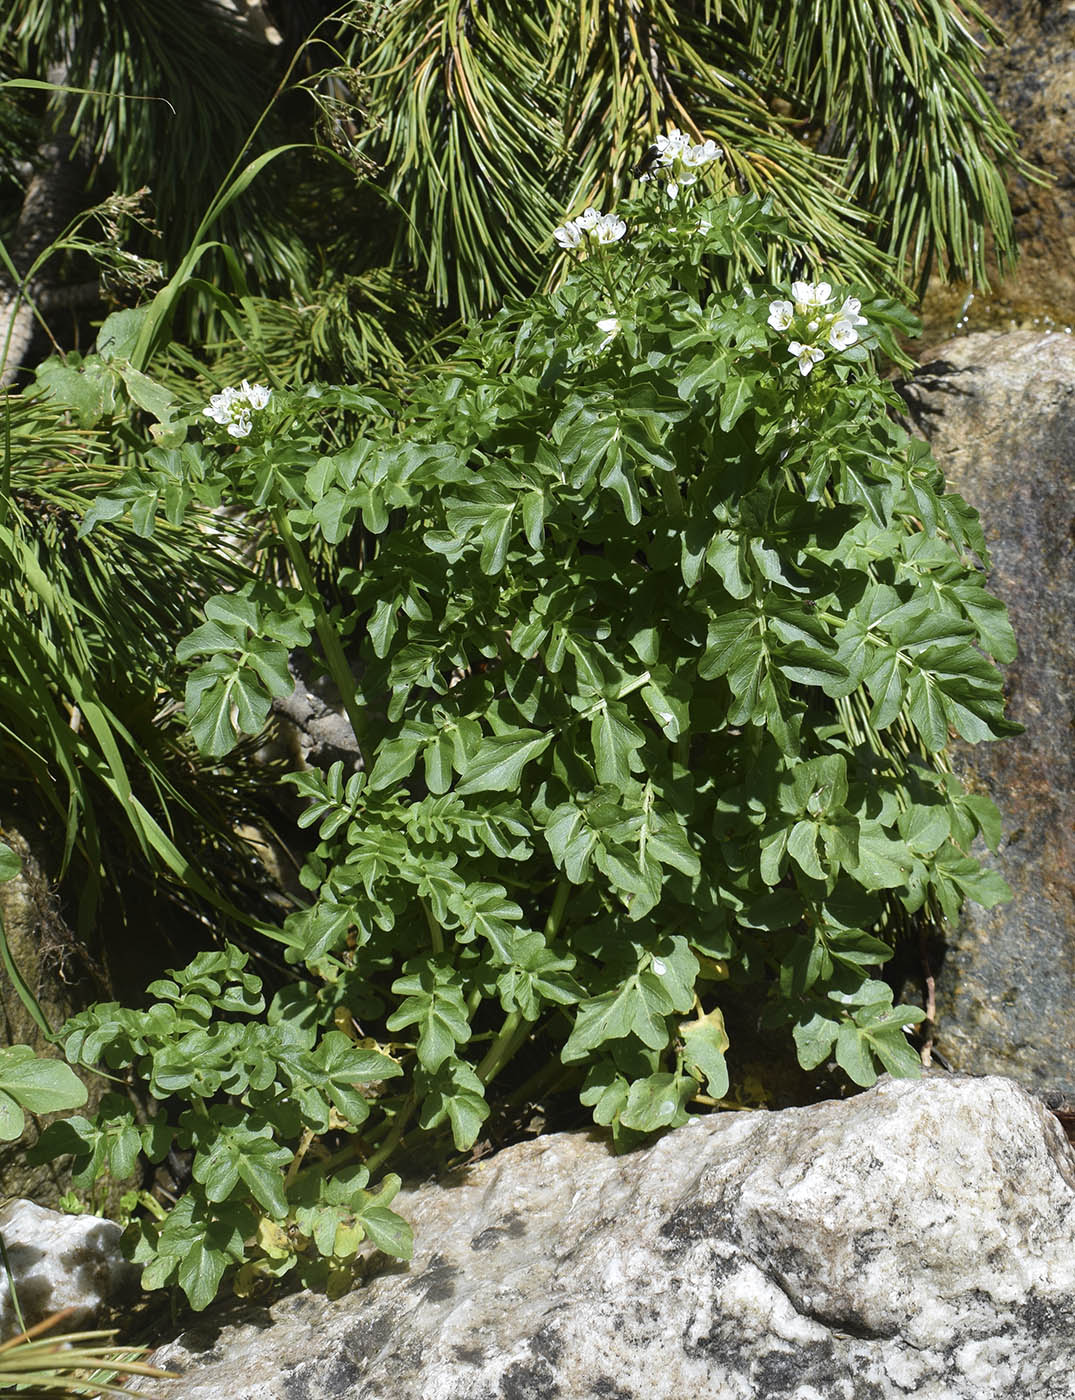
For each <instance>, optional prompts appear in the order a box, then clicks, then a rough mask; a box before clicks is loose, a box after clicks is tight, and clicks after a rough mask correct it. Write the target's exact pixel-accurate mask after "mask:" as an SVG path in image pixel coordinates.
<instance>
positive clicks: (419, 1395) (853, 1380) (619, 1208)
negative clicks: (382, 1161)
mask: <svg viewBox="0 0 1075 1400" xmlns="http://www.w3.org/2000/svg"><path fill="white" fill-rule="evenodd" d="M402 1209H403V1210H404V1213H405V1214H407V1216H408V1217H409V1218H410V1219H411V1220H412V1222H413V1224H414V1227H415V1234H416V1241H417V1244H416V1257H415V1260H414V1263H413V1264H412V1265H411V1266H410V1268H407V1267H405V1266H399V1265H397V1266H392V1267H390V1268H388V1269H387V1270H386V1271H385V1272H384V1273H382V1274H381V1275H380V1276H378V1277H377V1278H375V1279H373V1280H372V1281H371V1282H370V1283H369V1284H368V1285H367V1286H366V1287H365V1288H363V1289H362V1290H361V1291H358V1292H356V1293H354V1294H352V1295H350V1296H349V1297H347V1298H344V1299H342V1300H341V1301H339V1302H337V1303H327V1302H325V1301H323V1300H322V1299H320V1298H317V1297H314V1296H312V1295H310V1294H306V1293H303V1294H297V1295H295V1296H293V1297H291V1298H287V1299H284V1300H282V1301H281V1302H279V1303H278V1304H276V1305H275V1306H274V1307H273V1308H272V1310H271V1314H270V1315H269V1316H268V1317H267V1316H265V1315H264V1314H259V1313H258V1312H257V1311H255V1310H252V1309H251V1310H246V1311H245V1312H241V1313H240V1314H239V1315H238V1319H237V1320H236V1321H234V1322H231V1323H229V1324H227V1325H224V1326H223V1327H221V1326H219V1325H216V1324H214V1323H213V1322H212V1321H211V1320H206V1321H204V1322H203V1323H202V1324H200V1325H199V1326H196V1327H194V1328H192V1329H191V1330H190V1331H188V1332H187V1333H184V1335H183V1336H182V1337H181V1338H180V1339H179V1341H178V1342H177V1343H175V1344H174V1345H172V1346H169V1347H167V1348H165V1349H163V1350H162V1351H161V1352H158V1353H157V1356H156V1358H155V1360H156V1362H157V1364H160V1365H166V1366H169V1367H173V1368H175V1369H178V1370H181V1371H186V1376H185V1378H184V1379H183V1380H182V1381H179V1382H174V1383H157V1384H155V1385H149V1384H146V1385H144V1386H140V1388H142V1389H145V1390H146V1392H147V1393H148V1394H153V1395H157V1396H163V1397H169V1400H179V1398H180V1397H182V1398H183V1400H211V1398H212V1400H217V1398H218V1397H221V1396H227V1397H228V1400H329V1397H336V1396H340V1397H342V1396H347V1397H348V1400H590V1397H604V1400H683V1397H687V1396H696V1397H699V1400H709V1397H719V1400H889V1397H896V1396H903V1395H907V1394H910V1393H913V1394H914V1395H915V1397H916V1400H1071V1397H1073V1396H1075V1379H1073V1376H1075V1154H1073V1153H1072V1150H1071V1148H1070V1147H1069V1145H1068V1143H1067V1142H1066V1140H1065V1138H1064V1136H1063V1134H1062V1133H1061V1131H1060V1130H1059V1128H1058V1126H1057V1124H1056V1122H1055V1120H1053V1119H1052V1118H1051V1117H1049V1116H1048V1115H1047V1114H1046V1113H1045V1112H1044V1111H1043V1110H1042V1108H1041V1107H1040V1105H1039V1104H1037V1103H1036V1102H1035V1101H1034V1100H1033V1099H1032V1098H1031V1097H1030V1096H1029V1095H1027V1094H1026V1093H1025V1092H1024V1091H1023V1090H1021V1089H1020V1088H1019V1087H1018V1086H1016V1085H1015V1084H1013V1083H1011V1082H1010V1081H1008V1080H1003V1079H977V1080H975V1079H963V1078H954V1077H948V1076H943V1075H931V1076H930V1077H929V1078H928V1079H927V1080H925V1081H922V1082H916V1081H906V1080H904V1081H885V1082H883V1083H882V1084H880V1085H879V1086H878V1087H877V1088H875V1089H874V1090H871V1091H870V1092H869V1093H865V1094H862V1095H859V1096H857V1097H855V1098H852V1099H849V1100H845V1101H842V1102H829V1103H824V1104H818V1105H815V1106H812V1107H810V1108H799V1109H787V1110H784V1111H783V1112H779V1113H761V1112H759V1113H743V1114H735V1115H732V1114H727V1115H721V1116H714V1117H707V1118H704V1119H697V1120H695V1121H693V1122H692V1123H690V1124H689V1125H688V1126H686V1127H684V1128H682V1129H680V1130H679V1131H678V1132H675V1133H672V1134H670V1135H669V1136H667V1137H665V1138H663V1139H662V1140H661V1141H660V1142H658V1143H656V1144H655V1145H654V1146H652V1147H650V1148H648V1149H646V1150H644V1151H640V1152H637V1153H634V1154H632V1155H630V1156H627V1157H620V1158H616V1157H613V1156H612V1155H611V1154H610V1153H609V1152H608V1150H607V1148H606V1146H605V1144H604V1143H603V1142H602V1141H600V1140H598V1139H597V1138H596V1137H594V1136H592V1135H569V1134H561V1135H557V1136H552V1137H547V1138H543V1139H539V1140H537V1141H535V1142H531V1143H526V1144H522V1145H520V1146H518V1147H514V1148H509V1149H508V1150H507V1151H505V1152H502V1153H500V1154H499V1155H498V1156H497V1157H495V1158H492V1159H490V1160H488V1161H485V1162H480V1163H478V1164H476V1165H475V1166H473V1167H470V1168H468V1169H466V1170H464V1171H461V1172H459V1173H457V1174H456V1175H455V1176H453V1177H451V1178H450V1179H449V1180H447V1181H446V1182H444V1183H443V1184H440V1185H429V1186H424V1187H421V1188H419V1189H417V1190H414V1191H411V1192H408V1193H407V1194H406V1196H405V1197H404V1198H403V1200H402Z"/></svg>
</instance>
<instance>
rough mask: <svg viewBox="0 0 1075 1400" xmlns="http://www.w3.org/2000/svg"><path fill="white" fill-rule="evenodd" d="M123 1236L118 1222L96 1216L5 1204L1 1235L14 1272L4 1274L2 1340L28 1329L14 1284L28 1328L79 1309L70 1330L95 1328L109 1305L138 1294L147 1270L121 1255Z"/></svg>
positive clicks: (26, 1204) (1, 1213)
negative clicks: (65, 1310)
mask: <svg viewBox="0 0 1075 1400" xmlns="http://www.w3.org/2000/svg"><path fill="white" fill-rule="evenodd" d="M121 1233H122V1231H121V1230H120V1227H119V1226H118V1225H117V1224H116V1223H115V1221H113V1220H102V1219H101V1218H100V1217H99V1216H96V1215H60V1214H58V1213H57V1212H56V1211H52V1210H43V1209H42V1208H41V1206H36V1205H34V1203H33V1202H32V1201H19V1200H16V1201H11V1202H9V1203H8V1204H7V1205H6V1206H4V1207H3V1209H2V1210H0V1235H2V1236H3V1239H4V1245H5V1248H6V1250H7V1263H8V1266H9V1268H10V1270H11V1273H10V1275H8V1273H7V1272H6V1271H4V1272H3V1273H0V1339H2V1338H7V1337H12V1336H14V1335H15V1334H16V1333H17V1332H20V1331H21V1330H22V1329H21V1327H20V1326H19V1322H18V1317H17V1314H16V1312H15V1308H14V1305H13V1303H12V1299H11V1282H12V1280H14V1284H15V1296H16V1298H17V1299H18V1304H19V1308H20V1310H21V1312H22V1316H23V1320H24V1321H25V1323H26V1326H27V1327H32V1326H33V1325H34V1323H35V1322H40V1321H41V1320H42V1319H43V1318H46V1317H49V1316H50V1315H51V1314H52V1313H55V1312H59V1311H60V1310H61V1308H70V1307H73V1308H76V1309H77V1311H76V1312H75V1313H73V1314H72V1315H71V1318H70V1319H69V1321H68V1322H67V1324H66V1325H65V1328H64V1330H65V1331H71V1330H73V1328H75V1327H76V1326H87V1327H92V1326H94V1325H95V1324H96V1323H97V1322H98V1321H99V1320H100V1317H101V1314H102V1310H103V1309H104V1307H105V1306H106V1305H114V1304H116V1303H118V1302H121V1301H122V1300H123V1299H125V1298H128V1297H129V1296H131V1295H132V1294H133V1293H136V1292H137V1289H138V1279H139V1276H140V1275H141V1272H142V1271H141V1269H140V1268H139V1267H137V1266H136V1265H134V1264H129V1263H128V1262H127V1261H126V1260H125V1259H124V1258H123V1256H122V1254H121V1253H120V1248H119V1237H120V1234H121Z"/></svg>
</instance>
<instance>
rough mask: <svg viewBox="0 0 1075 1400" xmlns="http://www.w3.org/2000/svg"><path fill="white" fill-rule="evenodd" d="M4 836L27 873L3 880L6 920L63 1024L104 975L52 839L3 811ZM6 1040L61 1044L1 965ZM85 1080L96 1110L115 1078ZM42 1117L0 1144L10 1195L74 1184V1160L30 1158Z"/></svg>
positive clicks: (0, 1175)
mask: <svg viewBox="0 0 1075 1400" xmlns="http://www.w3.org/2000/svg"><path fill="white" fill-rule="evenodd" d="M0 840H3V841H5V842H6V843H7V845H9V846H10V847H11V848H12V849H13V850H14V851H15V852H16V854H17V855H18V856H19V859H20V860H21V861H22V870H21V872H20V873H19V874H18V875H17V876H16V877H15V878H14V879H13V880H11V881H9V882H7V883H5V884H0V920H2V921H3V926H4V931H5V935H6V937H7V942H8V947H9V948H10V950H11V955H12V957H13V958H14V961H15V966H16V967H17V968H18V969H19V971H20V973H21V974H22V977H23V980H24V981H25V982H26V984H27V986H28V987H29V988H30V990H31V991H32V992H33V994H34V996H35V997H36V998H37V1001H38V1004H39V1005H40V1007H41V1010H42V1012H43V1013H44V1015H45V1019H46V1020H47V1021H48V1023H49V1024H50V1025H51V1026H53V1027H59V1026H62V1025H63V1023H64V1021H65V1020H66V1019H67V1017H68V1016H70V1015H73V1014H74V1013H75V1012H76V1011H80V1010H81V1009H82V1008H83V1007H84V1006H86V1005H88V1004H89V1002H91V1001H94V1000H97V999H100V998H102V997H103V996H104V995H105V993H106V985H105V983H104V980H103V974H100V973H99V969H98V968H97V966H96V964H95V962H94V960H93V957H92V954H91V953H90V951H89V950H88V949H86V948H85V947H84V946H83V945H82V944H80V943H79V941H78V939H77V938H76V937H75V935H74V933H73V932H72V931H71V930H70V929H69V928H68V927H67V925H66V924H65V923H64V920H63V918H62V916H61V913H60V910H59V907H58V904H57V901H56V899H55V897H54V896H53V893H52V889H51V887H50V882H49V879H48V876H47V873H46V866H45V851H46V850H47V841H46V840H45V839H44V837H43V836H42V834H41V833H39V832H37V831H35V830H34V828H33V827H32V825H31V824H30V823H29V822H28V821H26V820H25V819H17V818H13V817H12V816H11V814H10V813H7V812H0ZM0 1045H30V1046H32V1047H33V1049H34V1050H35V1051H36V1053H37V1054H39V1055H57V1054H59V1051H58V1049H57V1047H56V1046H54V1045H52V1044H50V1043H49V1041H47V1040H46V1039H45V1037H44V1036H43V1035H42V1034H41V1032H40V1030H39V1029H38V1028H37V1025H36V1024H35V1022H34V1020H33V1017H32V1016H31V1015H30V1013H29V1012H28V1011H27V1010H26V1008H25V1007H24V1006H23V1004H22V1002H21V1001H20V1000H19V996H18V994H17V992H16V991H15V988H14V986H13V985H12V984H11V982H10V980H9V979H8V977H7V976H6V974H4V973H2V972H0ZM86 1087H87V1089H88V1090H89V1094H90V1099H89V1103H88V1106H87V1108H86V1109H85V1110H84V1111H85V1112H87V1113H91V1112H92V1111H93V1108H94V1106H95V1104H96V1103H97V1102H98V1101H99V1100H100V1098H101V1095H102V1094H103V1093H104V1092H105V1091H106V1090H107V1089H108V1087H109V1085H108V1082H107V1080H103V1079H101V1078H100V1077H99V1076H98V1075H87V1076H86ZM46 1121H47V1120H46ZM41 1122H42V1120H41V1119H38V1118H35V1117H32V1116H31V1117H30V1118H28V1120H27V1127H26V1131H25V1133H24V1134H23V1135H22V1137H21V1138H20V1139H19V1140H18V1141H17V1142H11V1143H0V1185H2V1186H3V1196H4V1197H8V1196H30V1197H33V1199H34V1200H36V1201H38V1202H40V1203H41V1204H45V1205H54V1204H55V1203H56V1202H57V1201H58V1200H59V1198H60V1196H61V1195H62V1194H63V1193H64V1192H65V1191H66V1190H68V1189H69V1188H70V1185H71V1173H70V1168H69V1166H68V1163H67V1161H64V1162H63V1163H61V1164H57V1163H53V1162H49V1163H44V1164H42V1165H41V1166H30V1165H28V1164H27V1162H26V1151H27V1149H28V1148H29V1147H32V1146H33V1144H34V1143H35V1142H36V1141H37V1139H38V1136H39V1127H40V1125H41ZM0 1199H2V1197H0Z"/></svg>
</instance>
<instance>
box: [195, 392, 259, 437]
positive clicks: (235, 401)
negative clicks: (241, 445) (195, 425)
mask: <svg viewBox="0 0 1075 1400" xmlns="http://www.w3.org/2000/svg"><path fill="white" fill-rule="evenodd" d="M271 393H272V390H271V389H266V387H265V385H264V384H249V383H247V381H246V380H245V379H244V380H243V383H242V387H241V388H239V389H230V388H229V389H225V390H223V392H222V393H219V394H214V395H213V397H212V398H211V399H210V400H209V407H208V408H206V409H204V410H203V412H204V413H205V416H206V418H211V419H212V420H213V422H214V423H219V424H220V426H221V427H222V428H227V430H228V432H229V433H230V434H231V435H232V437H237V438H241V437H249V435H250V430H251V428H253V426H254V420H253V418H251V416H250V415H251V414H252V413H256V412H258V410H259V409H262V408H264V407H265V405H266V404H267V403H268V402H269V395H270V394H271Z"/></svg>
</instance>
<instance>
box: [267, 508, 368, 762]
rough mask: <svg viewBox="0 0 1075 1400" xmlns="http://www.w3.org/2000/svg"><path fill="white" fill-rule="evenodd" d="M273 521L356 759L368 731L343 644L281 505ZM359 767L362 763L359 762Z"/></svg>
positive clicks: (364, 747)
mask: <svg viewBox="0 0 1075 1400" xmlns="http://www.w3.org/2000/svg"><path fill="white" fill-rule="evenodd" d="M273 519H274V521H275V524H276V528H277V530H278V531H279V534H280V538H281V540H283V542H284V548H285V549H286V550H287V557H288V558H289V559H290V560H291V566H292V568H293V569H294V570H295V577H296V578H297V579H298V581H299V587H300V588H301V589H302V591H303V594H304V595H305V597H306V598H307V599H308V600H309V602H310V604H311V605H312V607H313V610H314V627H315V628H316V629H317V639H318V641H319V642H320V643H321V650H322V652H323V654H324V657H325V662H326V664H327V665H328V669H329V674H330V675H331V677H332V679H333V681H334V682H335V684H336V689H337V690H338V691H339V692H340V699H341V700H342V701H343V708H344V709H345V710H346V712H347V718H348V719H349V720H350V722H351V728H352V730H353V731H354V735H355V740H356V742H357V744H358V747H359V757H360V758H362V757H363V755H364V754H365V753H366V752H368V751H369V749H370V747H371V746H370V743H369V728H368V726H367V724H366V719H365V716H364V715H363V713H362V711H361V710H360V709H359V705H358V696H357V695H356V693H355V678H354V676H353V675H352V674H351V667H350V666H349V665H348V664H347V657H346V656H345V655H344V652H343V645H342V643H341V642H340V638H339V634H338V633H337V631H336V629H335V627H333V625H332V622H331V620H330V619H329V615H328V613H327V612H326V611H325V605H324V603H323V602H322V601H321V594H320V592H319V591H318V588H317V585H316V584H315V583H314V577H313V574H312V573H311V572H310V565H309V563H308V562H307V559H306V555H305V554H304V553H303V551H302V546H301V545H300V543H299V541H298V540H297V539H296V538H295V535H294V532H293V531H292V529H291V521H290V520H289V519H288V517H287V510H286V508H285V507H284V506H276V507H274V509H273ZM362 766H363V767H365V766H366V765H365V760H364V759H363V765H362Z"/></svg>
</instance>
